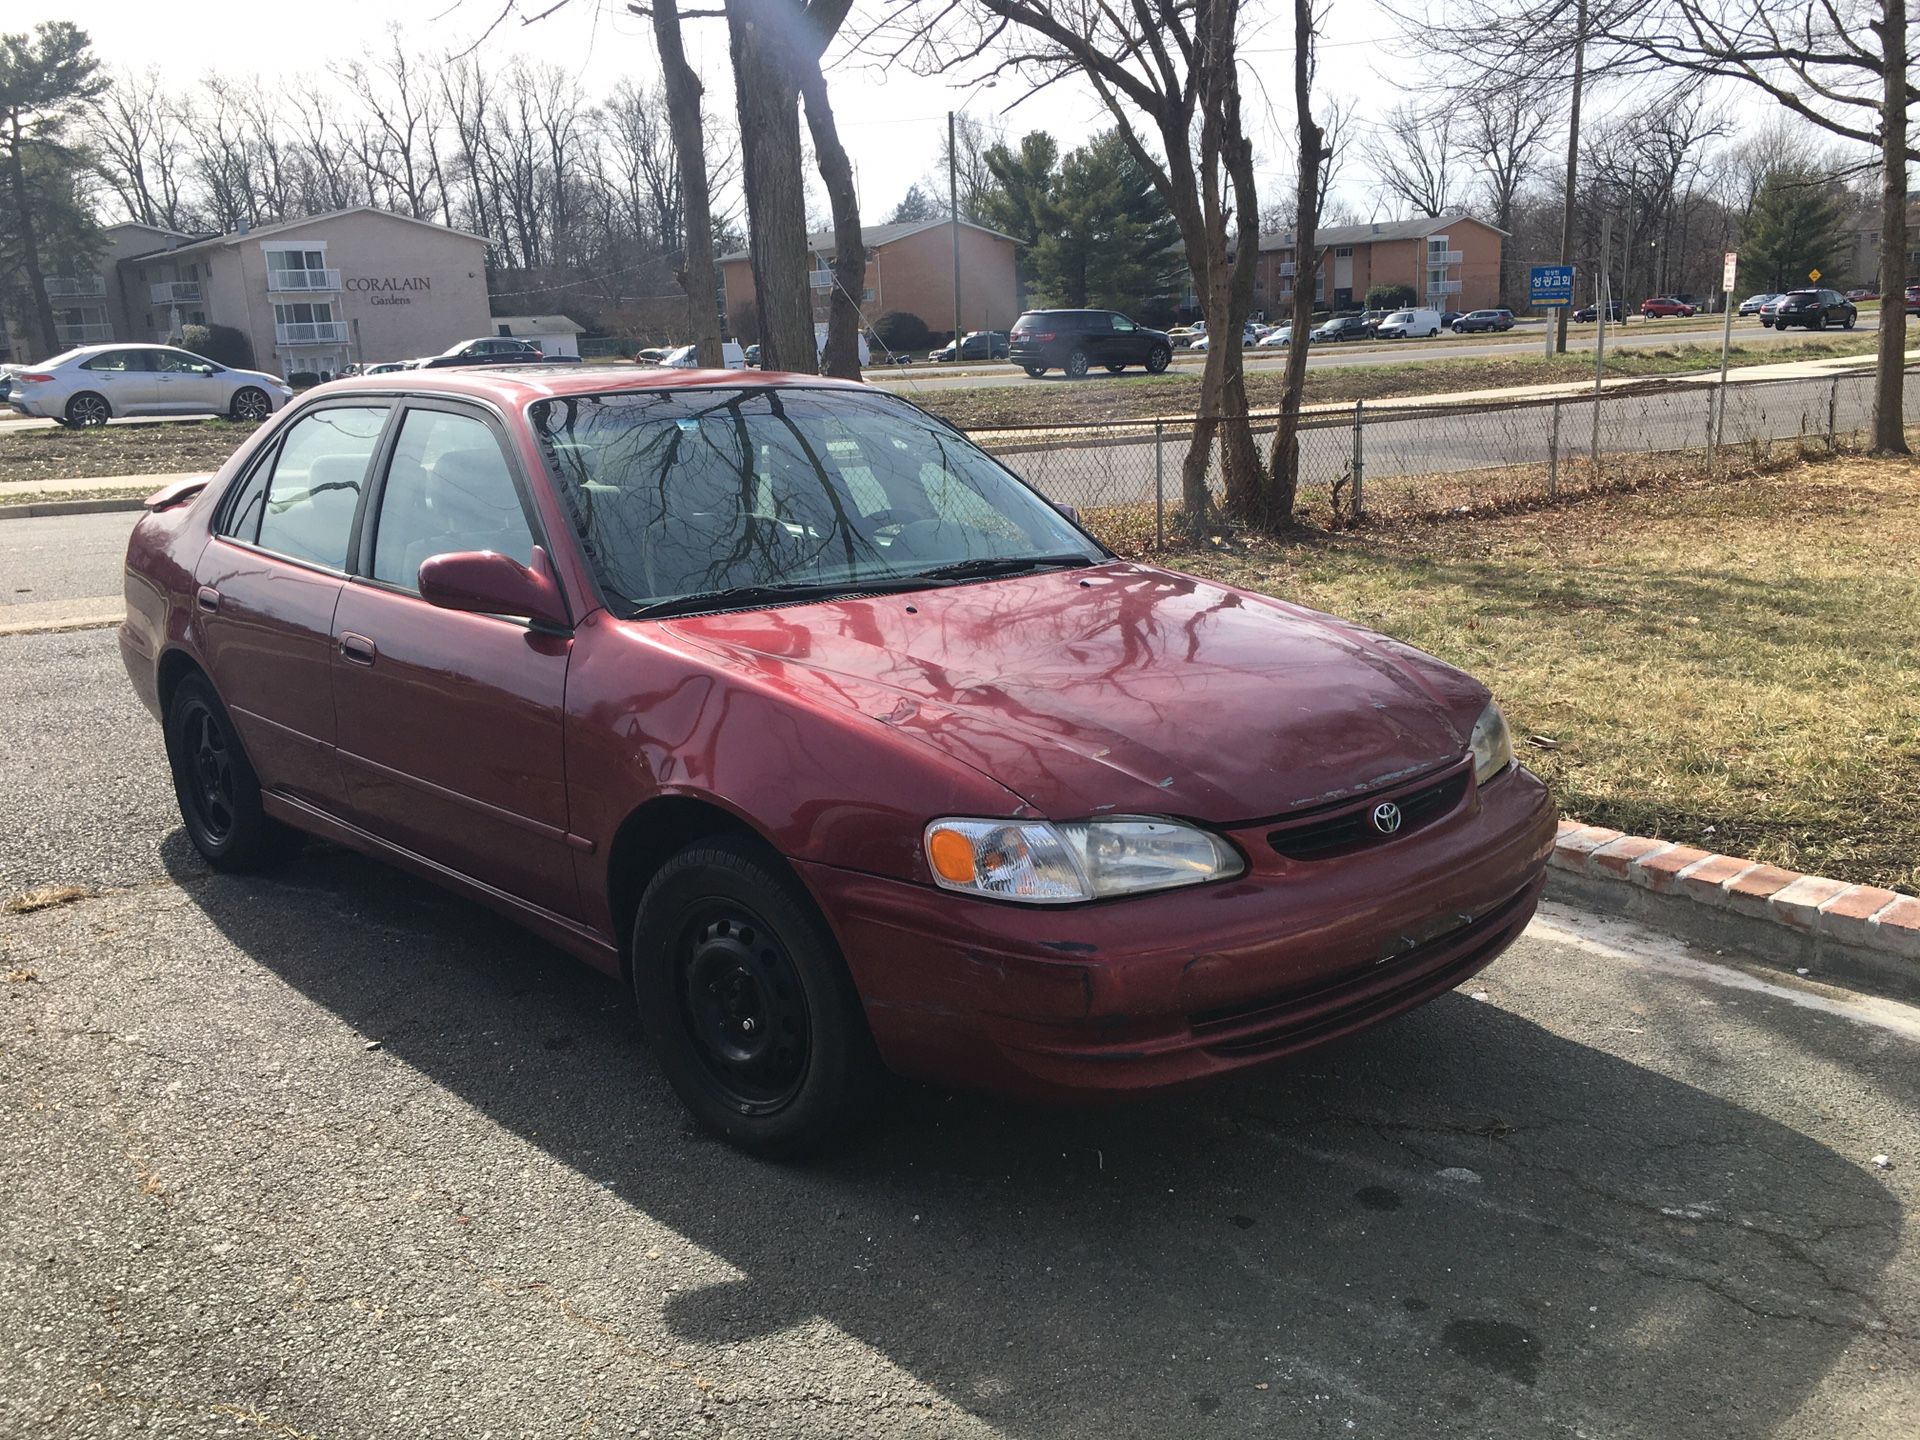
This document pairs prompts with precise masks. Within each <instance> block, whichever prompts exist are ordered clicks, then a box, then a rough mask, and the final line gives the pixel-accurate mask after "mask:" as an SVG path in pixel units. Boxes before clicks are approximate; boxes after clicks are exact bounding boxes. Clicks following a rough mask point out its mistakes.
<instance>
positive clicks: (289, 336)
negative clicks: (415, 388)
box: [11, 205, 496, 375]
mask: <svg viewBox="0 0 1920 1440" xmlns="http://www.w3.org/2000/svg"><path fill="white" fill-rule="evenodd" d="M101 239H102V250H101V254H100V257H99V259H98V260H97V261H96V262H95V263H94V264H93V266H92V267H91V268H90V269H86V270H80V269H79V268H78V267H75V268H74V269H73V270H72V271H71V272H70V273H65V274H60V275H55V276H50V277H49V278H48V281H47V291H48V297H49V298H50V299H51V300H52V301H53V307H54V319H55V322H56V323H55V331H56V334H57V336H58V338H59V341H60V344H61V346H62V347H63V348H68V347H72V346H76V345H95V344H101V343H104V342H107V341H112V340H129V341H165V340H168V339H170V338H172V337H175V336H177V335H178V334H179V333H180V329H181V327H182V326H184V325H198V324H212V325H227V326H231V327H232V328H234V329H236V330H239V331H241V332H242V333H243V334H245V335H246V337H247V339H248V341H249V343H250V344H251V345H252V347H253V357H254V363H255V364H256V365H258V366H259V367H260V368H261V369H263V370H270V371H273V372H275V373H277V374H282V375H286V374H294V373H300V372H306V373H312V374H320V375H332V374H336V373H338V372H339V371H340V370H341V369H343V368H344V367H345V366H346V365H348V364H350V363H354V362H360V361H379V360H404V359H408V358H409V357H412V356H416V355H432V354H436V353H438V352H439V351H441V350H444V349H446V348H447V347H448V346H450V345H452V344H454V343H455V342H456V341H459V340H466V339H470V338H472V337H473V336H476V335H490V334H493V333H494V332H495V329H496V327H495V325H494V324H493V323H492V321H491V319H490V316H489V310H490V308H491V307H490V306H489V304H488V298H487V266H486V252H487V242H486V240H485V239H484V238H483V237H481V236H479V235H474V234H470V233H468V232H467V231H465V230H455V229H452V228H450V227H448V226H445V225H438V224H435V223H434V222H432V221H429V220H415V219H412V218H411V217H409V216H405V215H396V214H393V213H391V212H388V211H385V210H379V209H375V208H373V207H372V206H364V205H363V206H357V207H355V208H352V209H348V210H336V211H333V212H331V213H328V214H325V215H313V216H308V217H307V218H305V219H301V220H289V221H284V222H280V223H278V224H271V225H258V226H254V227H253V228H251V229H248V230H236V231H234V232H232V233H230V234H226V235H211V236H192V235H182V234H179V233H178V232H176V231H171V230H162V229H157V228H155V227H154V226H150V225H124V224H123V225H110V226H108V227H106V229H105V230H104V232H103V233H102V236H101ZM13 320H14V324H13V327H12V328H13V334H12V336H11V344H12V349H13V352H14V355H15V356H16V357H20V356H22V355H23V354H28V353H32V352H33V348H34V347H33V346H32V344H31V340H30V337H29V336H28V335H25V334H23V333H21V332H22V329H23V327H22V326H21V325H20V323H19V317H18V316H15V317H13Z"/></svg>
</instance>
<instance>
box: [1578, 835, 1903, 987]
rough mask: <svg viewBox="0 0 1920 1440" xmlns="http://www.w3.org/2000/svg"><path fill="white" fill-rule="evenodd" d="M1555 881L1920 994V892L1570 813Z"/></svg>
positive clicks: (1598, 900) (1855, 983)
mask: <svg viewBox="0 0 1920 1440" xmlns="http://www.w3.org/2000/svg"><path fill="white" fill-rule="evenodd" d="M1547 892H1548V894H1550V895H1552V896H1554V897H1555V898H1557V899H1563V900H1570V901H1572V902H1573V903H1575V904H1578V905H1583V906H1585V907H1587V908H1588V909H1590V910H1596V911H1598V912H1600V913H1601V914H1606V915H1617V916H1623V917H1626V918H1628V919H1633V920H1639V921H1641V922H1643V923H1647V924H1651V925H1656V926H1658V927H1660V928H1662V929H1665V930H1668V931H1670V932H1673V933H1675V934H1678V935H1680V936H1682V937H1683V938H1685V939H1688V940H1691V941H1694V942H1695V943H1697V944H1701V945H1707V946H1712V947H1714V948H1715V949H1716V950H1720V949H1740V950H1743V951H1746V952H1748V953H1749V954H1751V955H1752V957H1753V958H1754V959H1756V960H1759V961H1761V962H1762V963H1764V964H1767V965H1772V966H1776V967H1779V968H1781V969H1791V970H1793V971H1794V972H1795V973H1805V974H1807V975H1808V976H1810V977H1812V978H1816V979H1822V980H1832V981H1838V982H1841V983H1843V984H1845V985H1846V986H1848V987H1849V988H1852V989H1859V990H1867V991H1871V992H1873V993H1875V994H1879V995H1885V996H1889V997H1891V998H1894V999H1899V1000H1920V899H1916V898H1914V897H1913V896H1911V895H1898V894H1895V893H1894V892H1893V891H1891V890H1883V889H1881V888H1879V887H1878V886H1874V885H1851V884H1848V883H1847V882H1846V881H1844V880H1829V879H1827V878H1825V877H1824V876H1820V875H1803V874H1801V873H1800V872H1799V871H1797V870H1783V869H1781V868H1780V867H1778V866H1776V865H1760V864H1756V863H1755V862H1753V861H1751V860H1742V859H1739V858H1737V857H1735V856H1730V855H1715V854H1712V853H1711V852H1709V851H1706V850H1697V849H1695V848H1694V847H1692V846H1690V845H1675V844H1671V843H1669V842H1668V841H1665V840H1651V839H1647V838H1646V837H1644V836H1639V835H1623V834H1621V833H1620V832H1619V831H1618V830H1608V829H1606V828H1604V827H1602V826H1598V825H1582V824H1581V823H1580V822H1579V821H1577V820H1562V821H1561V822H1560V833H1559V835H1558V837H1557V838H1556V839H1555V841H1554V846H1553V861H1552V865H1551V868H1550V869H1549V871H1548V879H1547Z"/></svg>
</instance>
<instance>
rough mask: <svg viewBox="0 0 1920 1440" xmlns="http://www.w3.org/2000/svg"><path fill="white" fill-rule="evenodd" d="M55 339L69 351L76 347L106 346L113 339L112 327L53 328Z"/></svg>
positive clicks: (60, 326) (80, 326)
mask: <svg viewBox="0 0 1920 1440" xmlns="http://www.w3.org/2000/svg"><path fill="white" fill-rule="evenodd" d="M53 334H54V338H55V339H57V340H58V341H59V342H60V343H61V344H62V345H64V346H66V347H67V348H68V349H72V348H73V347H74V346H75V345H104V344H106V343H107V342H108V341H109V340H111V339H113V327H112V326H111V325H58V324H56V325H55V326H54V327H53Z"/></svg>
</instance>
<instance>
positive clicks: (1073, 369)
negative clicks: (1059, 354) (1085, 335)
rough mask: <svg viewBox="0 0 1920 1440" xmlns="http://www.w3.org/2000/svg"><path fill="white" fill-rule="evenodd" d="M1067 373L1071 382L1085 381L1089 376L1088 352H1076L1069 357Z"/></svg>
mask: <svg viewBox="0 0 1920 1440" xmlns="http://www.w3.org/2000/svg"><path fill="white" fill-rule="evenodd" d="M1066 371H1067V378H1068V379H1069V380H1084V379H1085V378H1086V375H1087V352H1086V351H1084V350H1076V351H1074V352H1073V353H1072V354H1071V355H1069V356H1067V364H1066Z"/></svg>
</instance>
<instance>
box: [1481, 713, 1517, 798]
mask: <svg viewBox="0 0 1920 1440" xmlns="http://www.w3.org/2000/svg"><path fill="white" fill-rule="evenodd" d="M1511 764H1513V736H1512V735H1510V734H1509V733H1508V732H1507V720H1506V717H1505V716H1504V715H1502V714H1501V713H1500V707H1499V706H1498V705H1496V704H1494V703H1493V702H1492V701H1491V700H1489V701H1488V702H1487V708H1486V709H1484V710H1482V711H1481V712H1480V718H1479V719H1478V720H1476V721H1475V722H1474V725H1473V775H1474V779H1475V780H1476V781H1477V782H1478V783H1479V784H1482V785H1484V784H1486V783H1487V781H1489V780H1491V779H1493V778H1494V777H1495V776H1496V775H1498V774H1500V773H1501V772H1502V771H1504V770H1505V769H1506V768H1507V767H1508V766H1509V765H1511Z"/></svg>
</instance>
